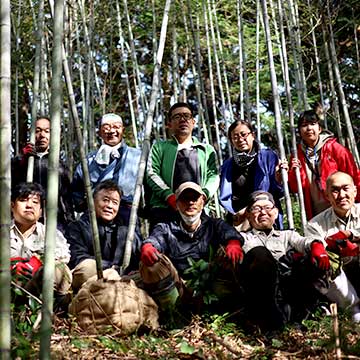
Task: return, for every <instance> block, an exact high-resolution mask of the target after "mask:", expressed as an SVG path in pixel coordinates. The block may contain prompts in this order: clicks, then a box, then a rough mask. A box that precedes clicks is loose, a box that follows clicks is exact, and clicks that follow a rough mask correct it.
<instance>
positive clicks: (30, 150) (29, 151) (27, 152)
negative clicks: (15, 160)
mask: <svg viewBox="0 0 360 360" xmlns="http://www.w3.org/2000/svg"><path fill="white" fill-rule="evenodd" d="M22 153H23V155H24V156H25V157H28V156H35V155H36V150H35V145H34V144H32V143H27V144H26V145H25V146H24V147H23V149H22Z"/></svg>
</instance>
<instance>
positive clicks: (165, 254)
mask: <svg viewBox="0 0 360 360" xmlns="http://www.w3.org/2000/svg"><path fill="white" fill-rule="evenodd" d="M175 196H176V206H177V209H178V211H179V217H178V218H177V219H176V220H174V221H170V222H166V223H158V224H157V225H156V226H155V227H154V229H153V231H152V233H151V235H150V237H148V238H147V239H146V240H145V241H144V243H143V245H142V248H141V263H140V275H141V277H142V280H143V283H144V284H143V286H144V289H145V290H146V291H147V292H148V293H149V294H150V295H151V296H152V297H153V298H154V299H155V301H157V303H158V305H159V306H160V309H161V310H167V309H170V310H171V308H173V306H174V304H175V302H176V300H177V299H178V298H179V297H180V299H181V300H182V302H183V303H184V302H186V297H187V296H188V295H189V293H190V295H191V289H189V288H188V287H187V286H186V285H185V284H186V283H188V281H190V283H191V274H189V273H187V269H190V268H191V266H190V262H189V260H190V261H193V262H197V261H199V260H204V261H209V258H210V253H211V252H212V253H213V254H215V253H216V252H217V251H218V249H219V248H220V247H221V246H224V248H225V255H226V257H227V258H228V259H230V260H231V261H232V262H233V264H235V263H239V262H241V261H242V258H243V252H242V248H241V246H242V244H243V238H242V236H241V235H240V234H239V233H238V232H237V231H236V230H235V229H234V228H233V227H232V226H230V225H228V224H227V223H225V222H224V221H223V220H221V219H214V218H211V217H209V216H207V215H206V214H205V212H203V209H204V205H205V199H206V196H205V194H204V192H203V190H202V188H201V187H200V186H199V185H198V184H196V183H194V182H190V181H188V182H184V183H182V184H181V185H180V186H179V187H178V188H177V190H176V191H175ZM226 262H227V263H230V261H226ZM213 263H215V261H214V262H213ZM230 265H231V264H230ZM210 266H211V264H210ZM206 271H208V270H206ZM190 287H191V285H190ZM216 295H217V294H216ZM189 300H190V299H189Z"/></svg>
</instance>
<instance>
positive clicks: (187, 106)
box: [167, 102, 194, 122]
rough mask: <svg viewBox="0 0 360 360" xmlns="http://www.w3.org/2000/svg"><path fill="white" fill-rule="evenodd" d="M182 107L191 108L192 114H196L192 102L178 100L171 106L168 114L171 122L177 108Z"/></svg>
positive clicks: (168, 119)
mask: <svg viewBox="0 0 360 360" xmlns="http://www.w3.org/2000/svg"><path fill="white" fill-rule="evenodd" d="M181 107H185V108H187V109H189V110H190V112H191V115H192V116H194V112H193V108H192V106H191V105H190V104H188V103H186V102H177V103H175V104H174V105H172V106H171V108H170V109H169V111H168V114H167V121H168V122H169V121H170V120H171V114H172V112H173V111H174V110H175V109H178V108H181Z"/></svg>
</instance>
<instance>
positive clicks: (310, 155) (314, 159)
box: [289, 110, 360, 220]
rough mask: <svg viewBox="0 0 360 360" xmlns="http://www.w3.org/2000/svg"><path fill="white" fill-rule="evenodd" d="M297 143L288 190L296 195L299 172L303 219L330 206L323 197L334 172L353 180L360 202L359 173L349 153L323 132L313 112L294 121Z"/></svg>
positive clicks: (331, 136) (291, 163) (330, 135)
mask: <svg viewBox="0 0 360 360" xmlns="http://www.w3.org/2000/svg"><path fill="white" fill-rule="evenodd" d="M298 130H299V133H300V137H301V142H300V144H298V147H297V150H298V159H295V158H293V156H291V158H290V171H289V186H290V190H291V191H292V192H297V191H298V187H297V182H296V176H295V168H296V167H298V168H299V169H300V177H301V185H302V188H303V191H304V200H305V210H306V217H307V219H308V220H310V219H311V218H312V217H314V216H315V215H317V214H318V213H320V212H322V211H323V210H325V209H327V208H328V207H329V206H330V203H329V202H328V200H327V199H326V196H325V192H324V190H325V188H326V179H327V178H328V176H329V175H331V174H332V173H334V172H335V171H343V172H345V173H348V174H349V175H351V176H352V178H353V179H354V183H355V185H356V187H357V189H358V192H357V201H359V200H360V172H359V169H358V168H357V166H356V163H355V160H354V157H353V156H352V154H351V153H350V151H349V150H348V149H347V148H345V147H344V146H342V145H341V144H339V143H338V142H337V141H336V139H335V137H334V135H333V134H332V133H331V132H329V131H327V130H323V129H322V127H321V124H320V119H319V117H318V115H317V114H316V112H315V111H313V110H308V111H305V112H303V113H302V114H301V115H300V117H299V120H298Z"/></svg>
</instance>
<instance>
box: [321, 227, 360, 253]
mask: <svg viewBox="0 0 360 360" xmlns="http://www.w3.org/2000/svg"><path fill="white" fill-rule="evenodd" d="M349 239H352V233H351V232H350V231H349V230H341V231H338V232H337V233H336V234H333V235H331V236H329V237H327V238H326V239H325V241H326V243H327V245H328V249H329V250H331V251H334V252H335V253H337V254H339V255H340V256H341V257H346V256H357V255H359V247H358V245H357V244H354V243H352V242H351V241H350V240H349Z"/></svg>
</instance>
